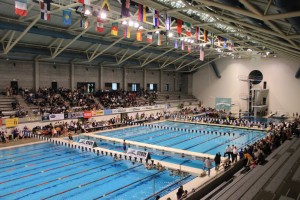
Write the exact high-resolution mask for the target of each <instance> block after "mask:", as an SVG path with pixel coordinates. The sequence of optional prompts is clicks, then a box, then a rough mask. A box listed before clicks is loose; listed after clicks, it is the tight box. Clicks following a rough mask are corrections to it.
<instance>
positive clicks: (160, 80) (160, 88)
mask: <svg viewBox="0 0 300 200" xmlns="http://www.w3.org/2000/svg"><path fill="white" fill-rule="evenodd" d="M162 79H163V70H162V69H161V70H160V71H159V91H160V92H162V91H163V81H162Z"/></svg>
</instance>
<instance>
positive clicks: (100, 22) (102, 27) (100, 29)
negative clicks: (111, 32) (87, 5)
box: [96, 17, 104, 33]
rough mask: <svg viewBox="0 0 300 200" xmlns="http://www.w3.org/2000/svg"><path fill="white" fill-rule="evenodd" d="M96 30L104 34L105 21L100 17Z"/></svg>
mask: <svg viewBox="0 0 300 200" xmlns="http://www.w3.org/2000/svg"><path fill="white" fill-rule="evenodd" d="M96 30H97V31H98V32H99V33H102V32H104V20H103V19H101V18H100V17H97V26H96Z"/></svg>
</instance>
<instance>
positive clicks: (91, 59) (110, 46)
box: [88, 36, 124, 62]
mask: <svg viewBox="0 0 300 200" xmlns="http://www.w3.org/2000/svg"><path fill="white" fill-rule="evenodd" d="M123 39H124V36H123V37H121V38H119V39H117V40H116V41H115V42H113V43H112V44H111V45H109V46H108V47H106V48H105V49H103V50H102V51H101V52H99V53H97V54H96V55H94V56H93V57H91V58H90V59H89V60H88V62H91V61H93V60H94V59H95V58H97V57H98V56H100V55H102V54H103V53H104V52H105V51H107V50H109V49H110V48H112V47H113V46H114V45H115V44H117V43H118V42H120V41H121V40H123Z"/></svg>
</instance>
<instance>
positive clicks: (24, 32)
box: [2, 15, 41, 54]
mask: <svg viewBox="0 0 300 200" xmlns="http://www.w3.org/2000/svg"><path fill="white" fill-rule="evenodd" d="M40 17H41V16H40V15H39V16H38V17H36V18H35V19H34V20H33V21H32V22H31V23H30V24H29V25H28V26H27V28H26V29H25V30H24V31H23V32H22V33H21V35H19V36H18V37H17V38H16V39H15V40H14V42H13V43H12V44H11V45H9V46H7V47H6V48H5V50H4V52H3V53H2V54H8V53H9V51H10V50H11V49H12V48H13V47H14V46H15V45H16V44H17V43H18V42H19V41H20V40H21V39H22V38H23V37H24V36H25V35H26V34H27V33H28V31H29V30H30V29H31V27H33V26H34V25H35V24H36V23H37V22H38V21H39V19H40Z"/></svg>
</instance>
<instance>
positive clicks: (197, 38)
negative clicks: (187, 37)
mask: <svg viewBox="0 0 300 200" xmlns="http://www.w3.org/2000/svg"><path fill="white" fill-rule="evenodd" d="M195 38H196V43H198V41H199V27H198V26H197V27H196V33H195Z"/></svg>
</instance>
